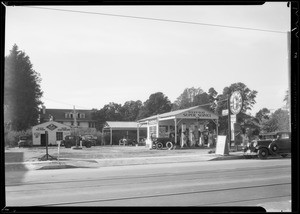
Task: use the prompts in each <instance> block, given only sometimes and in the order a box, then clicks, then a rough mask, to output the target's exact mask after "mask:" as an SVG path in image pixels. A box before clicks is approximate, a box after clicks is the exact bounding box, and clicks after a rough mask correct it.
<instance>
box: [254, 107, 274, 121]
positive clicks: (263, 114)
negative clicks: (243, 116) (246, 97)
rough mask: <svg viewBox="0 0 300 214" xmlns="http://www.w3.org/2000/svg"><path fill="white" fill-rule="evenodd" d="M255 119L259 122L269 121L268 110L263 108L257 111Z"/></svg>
mask: <svg viewBox="0 0 300 214" xmlns="http://www.w3.org/2000/svg"><path fill="white" fill-rule="evenodd" d="M255 118H256V119H258V120H259V121H260V122H262V121H263V120H269V119H270V110H269V109H267V108H263V109H261V110H259V111H258V112H257V113H256V115H255Z"/></svg>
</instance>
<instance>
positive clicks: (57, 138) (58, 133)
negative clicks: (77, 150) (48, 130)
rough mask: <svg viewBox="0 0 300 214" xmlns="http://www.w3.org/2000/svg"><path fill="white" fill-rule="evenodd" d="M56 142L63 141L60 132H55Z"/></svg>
mask: <svg viewBox="0 0 300 214" xmlns="http://www.w3.org/2000/svg"><path fill="white" fill-rule="evenodd" d="M56 140H63V133H62V132H56Z"/></svg>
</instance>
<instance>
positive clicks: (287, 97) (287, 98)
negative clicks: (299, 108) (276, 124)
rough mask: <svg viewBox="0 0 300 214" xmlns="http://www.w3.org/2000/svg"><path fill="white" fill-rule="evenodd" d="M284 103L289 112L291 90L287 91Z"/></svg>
mask: <svg viewBox="0 0 300 214" xmlns="http://www.w3.org/2000/svg"><path fill="white" fill-rule="evenodd" d="M283 102H285V109H286V110H288V111H289V109H290V102H291V99H290V91H289V89H288V90H286V91H285V96H284V99H283Z"/></svg>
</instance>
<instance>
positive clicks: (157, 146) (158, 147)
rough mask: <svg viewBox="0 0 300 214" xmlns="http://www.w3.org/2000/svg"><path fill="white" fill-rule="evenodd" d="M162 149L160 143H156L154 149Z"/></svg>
mask: <svg viewBox="0 0 300 214" xmlns="http://www.w3.org/2000/svg"><path fill="white" fill-rule="evenodd" d="M163 147H164V145H163V144H162V143H158V144H157V145H156V148H157V149H162V148H163Z"/></svg>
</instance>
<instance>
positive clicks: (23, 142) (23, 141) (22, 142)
mask: <svg viewBox="0 0 300 214" xmlns="http://www.w3.org/2000/svg"><path fill="white" fill-rule="evenodd" d="M18 146H19V148H20V147H31V146H32V141H31V140H30V139H29V137H28V136H25V135H22V136H20V137H19V141H18Z"/></svg>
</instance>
